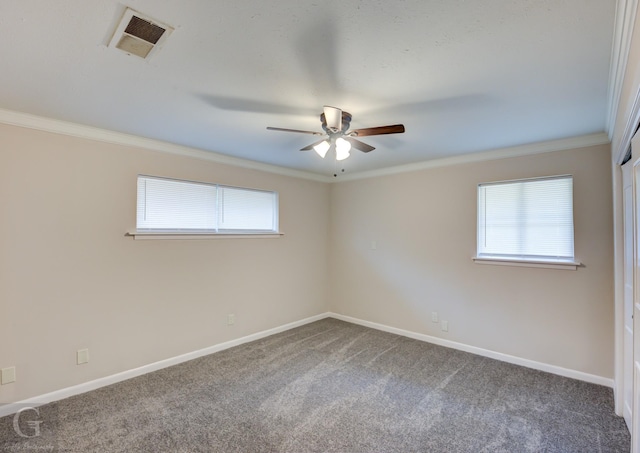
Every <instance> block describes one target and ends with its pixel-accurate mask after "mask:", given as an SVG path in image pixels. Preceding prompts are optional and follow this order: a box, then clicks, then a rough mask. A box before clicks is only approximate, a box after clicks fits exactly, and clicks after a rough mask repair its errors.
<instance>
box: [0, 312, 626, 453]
mask: <svg viewBox="0 0 640 453" xmlns="http://www.w3.org/2000/svg"><path fill="white" fill-rule="evenodd" d="M39 411H40V413H39V415H38V414H36V413H35V412H34V411H33V410H25V411H24V412H23V413H22V414H21V417H20V418H19V424H18V428H19V430H20V431H21V432H22V433H23V434H24V435H33V434H34V433H35V432H36V431H35V429H36V426H35V425H34V424H32V425H28V424H27V422H28V421H29V419H30V418H31V419H32V421H34V419H35V420H39V421H42V423H41V424H40V425H39V428H40V429H41V431H40V435H39V436H36V437H33V438H23V437H20V436H19V435H17V434H16V430H15V429H14V426H13V425H14V417H13V416H10V417H5V418H3V419H0V451H65V452H67V451H69V452H83V453H86V452H155V453H158V452H225V453H228V452H245V453H253V452H325V451H326V452H345V453H347V452H469V453H480V452H508V453H520V452H558V453H559V452H562V453H570V452H580V453H586V452H628V451H629V446H630V439H629V432H628V431H627V428H626V427H625V424H624V421H623V420H622V418H620V417H616V416H615V415H614V413H613V395H612V391H611V389H608V388H605V387H601V386H598V385H593V384H587V383H584V382H580V381H576V380H572V379H567V378H563V377H559V376H555V375H551V374H547V373H543V372H539V371H534V370H530V369H527V368H522V367H519V366H516V365H511V364H507V363H502V362H498V361H495V360H491V359H487V358H484V357H479V356H475V355H472V354H468V353H464V352H460V351H456V350H453V349H447V348H443V347H440V346H435V345H431V344H428V343H423V342H420V341H416V340H412V339H408V338H405V337H400V336H397V335H392V334H388V333H384V332H379V331H376V330H372V329H369V328H366V327H361V326H357V325H353V324H349V323H345V322H342V321H338V320H335V319H325V320H322V321H318V322H315V323H312V324H308V325H306V326H303V327H299V328H296V329H293V330H289V331H287V332H284V333H281V334H277V335H273V336H271V337H268V338H265V339H262V340H259V341H255V342H252V343H247V344H245V345H242V346H238V347H236V348H233V349H229V350H226V351H222V352H219V353H217V354H213V355H210V356H207V357H203V358H200V359H197V360H193V361H190V362H186V363H184V364H181V365H177V366H174V367H171V368H166V369H163V370H160V371H157V372H155V373H151V374H147V375H145V376H141V377H138V378H135V379H130V380H128V381H125V382H121V383H119V384H115V385H112V386H109V387H104V388H102V389H99V390H96V391H93V392H89V393H85V394H83V395H79V396H76V397H72V398H68V399H66V400H62V401H59V402H56V403H52V404H49V405H46V406H42V407H40V408H39Z"/></svg>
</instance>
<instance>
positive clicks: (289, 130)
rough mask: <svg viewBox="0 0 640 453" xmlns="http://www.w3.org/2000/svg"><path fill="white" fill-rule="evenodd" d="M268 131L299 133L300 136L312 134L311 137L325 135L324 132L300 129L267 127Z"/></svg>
mask: <svg viewBox="0 0 640 453" xmlns="http://www.w3.org/2000/svg"><path fill="white" fill-rule="evenodd" d="M267 130H270V131H282V132H297V133H299V134H310V135H324V134H323V133H322V132H314V131H301V130H299V129H285V128H282V127H270V126H268V127H267Z"/></svg>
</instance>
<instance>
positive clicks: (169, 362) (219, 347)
mask: <svg viewBox="0 0 640 453" xmlns="http://www.w3.org/2000/svg"><path fill="white" fill-rule="evenodd" d="M324 318H335V319H339V320H342V321H346V322H350V323H352V324H358V325H361V326H365V327H370V328H372V329H376V330H381V331H384V332H389V333H394V334H396V335H401V336H403V337H408V338H413V339H414V340H419V341H425V342H427V343H433V344H437V345H440V346H445V347H448V348H452V349H458V350H460V351H465V352H470V353H472V354H476V355H480V356H483V357H489V358H492V359H496V360H501V361H503V362H508V363H513V364H515V365H521V366H524V367H527V368H532V369H535V370H540V371H546V372H548V373H553V374H557V375H560V376H564V377H568V378H572V379H578V380H580V381H585V382H590V383H592V384H598V385H604V386H606V387H613V379H608V378H604V377H601V376H595V375H593V374H588V373H583V372H581V371H575V370H570V369H567V368H562V367H558V366H555V365H549V364H546V363H541V362H536V361H533V360H528V359H523V358H520V357H515V356H511V355H508V354H502V353H500V352H495V351H490V350H487V349H482V348H478V347H475V346H469V345H466V344H463V343H457V342H455V341H450V340H445V339H443V338H438V337H433V336H430V335H425V334H421V333H416V332H411V331H409V330H404V329H398V328H396V327H390V326H386V325H384V324H378V323H375V322H371V321H365V320H362V319H358V318H353V317H351V316H345V315H341V314H338V313H332V312H327V313H321V314H319V315H315V316H311V317H309V318H305V319H302V320H300V321H295V322H291V323H288V324H284V325H282V326H279V327H274V328H272V329H267V330H263V331H261V332H257V333H254V334H251V335H247V336H244V337H241V338H237V339H235V340H230V341H226V342H224V343H219V344H216V345H213V346H209V347H207V348H204V349H199V350H197V351H193V352H189V353H186V354H182V355H179V356H176V357H171V358H168V359H165V360H160V361H159V362H154V363H150V364H148V365H143V366H141V367H138V368H134V369H131V370H127V371H123V372H121V373H117V374H113V375H111V376H105V377H103V378H99V379H95V380H93V381H89V382H84V383H82V384H78V385H74V386H72V387H67V388H64V389H61V390H56V391H54V392H50V393H46V394H44V395H40V396H37V397H33V398H29V399H26V400H22V401H18V402H16V403H9V404H5V405H3V406H0V417H4V416H7V415H11V414H14V413H16V412H17V411H19V410H20V409H22V408H24V407H25V406H29V407H36V406H41V405H43V404H47V403H52V402H54V401H59V400H61V399H64V398H69V397H70V396H75V395H79V394H81V393H86V392H89V391H91V390H96V389H99V388H101V387H106V386H107V385H111V384H116V383H118V382H122V381H126V380H127V379H131V378H134V377H138V376H142V375H143V374H147V373H151V372H153V371H157V370H161V369H163V368H167V367H170V366H173V365H178V364H180V363H183V362H187V361H189V360H193V359H197V358H199V357H203V356H206V355H209V354H213V353H215V352H219V351H223V350H225V349H229V348H233V347H234V346H239V345H241V344H244V343H248V342H250V341H255V340H260V339H262V338H265V337H268V336H269V335H274V334H276V333H280V332H284V331H286V330H290V329H293V328H295V327H300V326H303V325H305V324H309V323H312V322H315V321H319V320H321V319H324Z"/></svg>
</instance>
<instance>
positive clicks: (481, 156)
mask: <svg viewBox="0 0 640 453" xmlns="http://www.w3.org/2000/svg"><path fill="white" fill-rule="evenodd" d="M609 143H611V142H610V141H609V137H608V136H607V134H605V133H604V132H600V133H598V134H591V135H582V136H579V137H571V138H563V139H560V140H552V141H547V142H539V143H530V144H528V145H520V146H513V147H510V148H500V149H494V150H490V151H481V152H476V153H469V154H462V155H459V156H454V157H445V158H442V159H434V160H428V161H424V162H417V163H414V164H407V165H399V166H396V167H389V168H383V169H380V170H371V171H365V172H361V173H354V174H350V175H341V176H340V178H338V179H339V180H337V181H334V180H332V182H334V183H340V182H343V181H353V180H356V179H365V178H375V177H378V176H387V175H395V174H398V173H407V172H411V171H418V170H426V169H430V168H440V167H448V166H451V165H460V164H468V163H473V162H483V161H487V160H497V159H506V158H509V157H520V156H528V155H532V154H543V153H552V152H555V151H563V150H566V149H576V148H586V147H588V146H597V145H608V144H609Z"/></svg>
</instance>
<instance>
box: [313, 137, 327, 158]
mask: <svg viewBox="0 0 640 453" xmlns="http://www.w3.org/2000/svg"><path fill="white" fill-rule="evenodd" d="M330 147H331V144H330V143H329V142H328V141H326V140H325V141H323V142H322V143H318V144H317V145H316V146H314V147H313V150H314V151H315V152H316V153H318V156H320V157H322V158H323V159H324V156H326V155H327V151H329V148H330Z"/></svg>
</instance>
